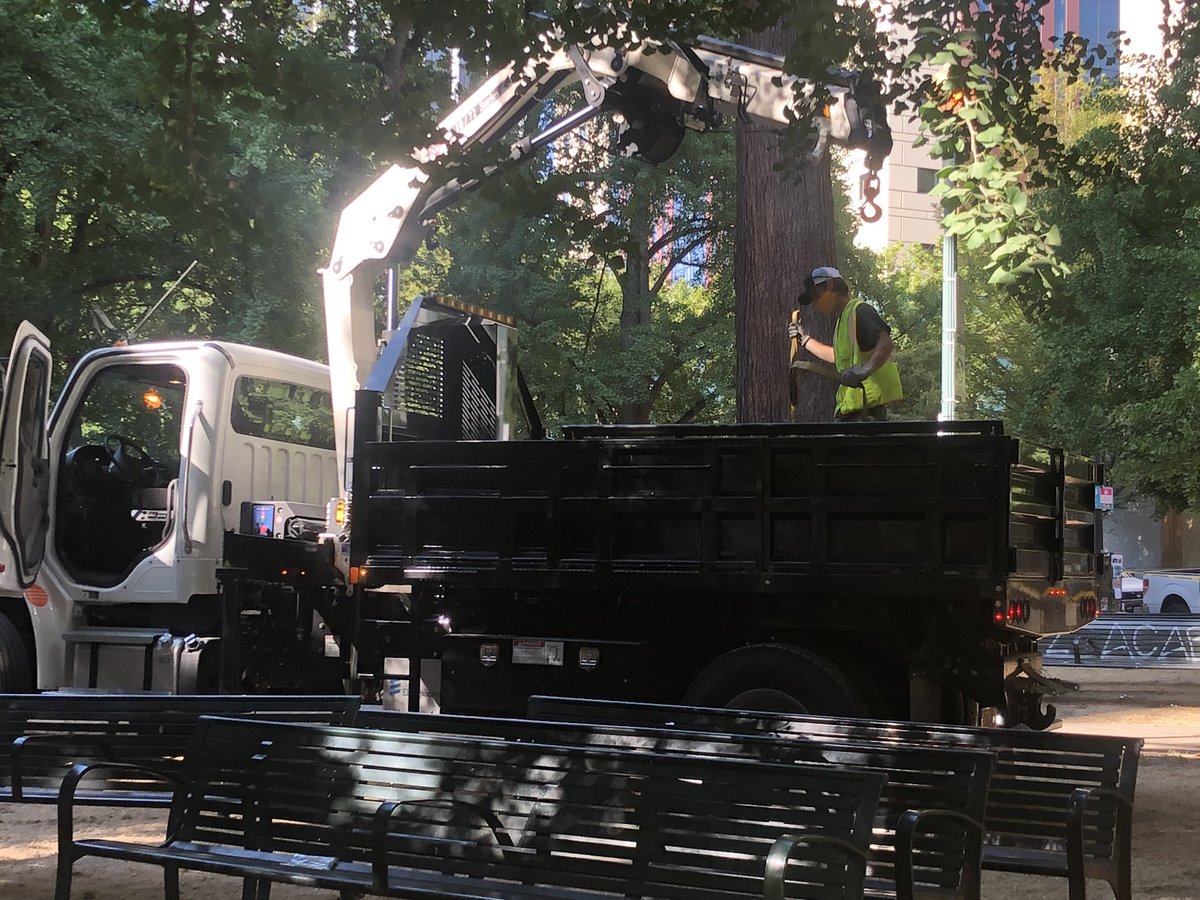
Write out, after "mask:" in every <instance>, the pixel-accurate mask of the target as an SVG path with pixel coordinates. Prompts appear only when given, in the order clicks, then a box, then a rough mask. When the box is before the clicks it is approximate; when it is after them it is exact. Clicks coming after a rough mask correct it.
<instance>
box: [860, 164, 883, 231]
mask: <svg viewBox="0 0 1200 900" xmlns="http://www.w3.org/2000/svg"><path fill="white" fill-rule="evenodd" d="M862 193H863V202H862V206H860V207H859V208H858V215H859V218H861V219H862V220H863V221H864V222H878V221H879V220H880V219H881V218H882V217H883V209H882V208H881V207H880V206H879V204H878V203H876V202H875V198H876V197H878V196H879V173H878V172H875V171H872V172H869V173H868V174H867V177H866V178H865V179H863V186H862Z"/></svg>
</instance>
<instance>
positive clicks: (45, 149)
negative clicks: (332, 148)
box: [0, 0, 328, 358]
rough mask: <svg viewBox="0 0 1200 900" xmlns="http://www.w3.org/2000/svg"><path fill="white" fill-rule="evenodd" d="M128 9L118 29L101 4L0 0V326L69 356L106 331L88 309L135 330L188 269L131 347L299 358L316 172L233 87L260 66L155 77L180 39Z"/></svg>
mask: <svg viewBox="0 0 1200 900" xmlns="http://www.w3.org/2000/svg"><path fill="white" fill-rule="evenodd" d="M130 9H131V10H134V12H136V16H137V17H138V18H137V21H135V22H134V23H133V25H134V27H128V28H126V27H115V26H114V24H113V23H112V22H109V21H107V20H106V18H105V16H104V15H103V11H104V8H103V7H102V6H100V5H96V6H92V5H89V6H88V7H87V13H86V14H85V13H84V12H83V11H82V10H81V9H80V8H76V7H75V6H73V5H66V6H59V5H58V4H52V3H45V2H41V0H0V14H3V16H4V18H5V21H6V26H7V27H6V29H5V31H4V33H3V35H2V36H0V77H2V78H3V79H4V82H5V83H6V84H7V85H9V89H8V90H6V91H5V92H4V95H3V97H2V98H0V107H2V114H0V160H3V167H2V168H0V219H2V220H3V222H4V223H5V228H4V229H3V230H2V231H0V296H4V297H5V298H6V299H5V302H4V304H3V307H2V311H0V317H2V321H0V328H3V330H6V331H7V330H9V329H11V328H12V327H13V326H14V325H15V323H16V321H19V319H20V318H22V317H27V318H30V319H32V320H33V321H35V322H36V323H37V324H39V325H40V326H41V327H43V328H44V329H45V330H46V331H47V332H48V333H49V334H50V335H51V337H52V339H53V340H54V341H55V344H56V347H57V348H58V349H59V351H60V354H61V355H62V356H65V357H67V358H70V357H72V356H75V355H77V354H78V353H80V352H81V351H83V350H84V349H87V348H88V347H90V346H93V345H94V344H95V343H96V342H97V341H98V340H100V339H105V338H107V339H110V340H111V339H112V338H113V337H114V335H100V334H97V333H96V331H95V330H94V329H93V328H92V327H91V321H90V307H91V305H92V304H96V305H98V306H99V307H100V308H102V309H103V310H105V311H106V313H107V314H108V316H109V317H110V318H111V319H112V320H113V321H114V322H115V323H116V324H117V325H118V327H119V328H120V329H121V330H128V329H131V328H133V327H134V326H135V325H136V324H138V323H140V322H141V320H142V319H143V318H144V317H145V315H146V314H147V313H148V312H149V311H150V309H151V307H152V306H153V305H154V303H155V302H156V301H157V300H158V298H159V297H160V296H161V294H162V291H163V289H164V288H165V287H166V285H167V284H169V283H170V282H172V281H174V280H175V278H176V277H177V276H178V275H179V274H180V273H181V272H183V271H184V269H186V268H187V266H188V264H189V263H190V262H191V261H192V260H197V261H198V265H197V267H196V268H195V269H194V270H193V272H192V274H191V275H190V276H189V277H188V278H187V279H186V280H185V281H184V282H183V284H182V285H181V286H180V288H179V290H178V291H177V292H176V293H175V294H174V295H173V296H172V297H171V298H170V300H168V301H167V302H166V303H164V304H163V305H162V306H161V307H160V308H159V309H158V310H157V311H156V312H155V313H154V315H153V316H152V317H151V318H150V319H149V320H148V321H147V322H146V323H145V325H144V327H142V329H141V330H140V331H139V332H138V333H137V335H136V337H137V338H139V339H146V338H151V337H156V336H172V337H180V336H185V335H189V334H190V335H196V336H198V337H210V336H222V337H226V338H233V339H239V340H243V341H248V342H253V343H260V344H263V345H267V346H275V347H280V348H283V349H290V350H294V351H299V352H312V351H313V350H315V349H316V348H317V346H318V345H319V343H318V342H319V339H320V333H321V332H320V325H319V323H320V317H319V315H318V314H317V306H316V300H317V294H316V284H315V278H314V277H313V272H314V270H315V269H316V267H317V265H318V260H319V257H318V255H317V252H316V251H317V248H318V247H319V246H320V241H321V240H322V239H324V238H325V237H326V235H327V233H328V228H327V224H326V221H325V219H324V215H323V209H322V205H321V202H322V199H323V196H322V191H321V183H322V179H323V177H324V176H325V174H326V167H325V165H324V163H323V162H322V160H321V159H319V158H315V157H312V156H307V157H306V156H304V155H303V154H302V153H301V152H299V147H300V146H301V145H302V141H300V140H298V139H297V135H296V132H295V131H294V130H293V129H292V128H291V127H290V126H289V125H288V124H287V123H286V122H284V121H282V120H281V119H280V118H276V117H272V116H270V115H268V114H267V113H266V112H264V111H263V106H264V104H262V103H260V104H258V105H257V107H256V106H255V105H254V104H252V103H250V102H248V101H249V99H250V98H251V97H252V91H251V90H250V88H246V89H244V90H242V91H241V92H240V93H239V92H238V91H236V90H233V89H232V88H230V87H229V84H237V83H238V79H239V78H242V79H248V78H249V73H250V70H252V69H255V68H257V63H255V64H254V65H251V64H249V63H247V64H246V65H242V66H239V65H238V63H237V62H236V61H235V60H233V59H221V60H220V64H218V61H217V58H216V57H215V56H210V57H208V60H209V66H210V68H211V70H212V71H214V72H219V73H220V77H219V79H216V80H215V81H214V82H213V83H206V82H204V81H203V80H201V79H198V78H197V79H193V81H191V82H190V83H185V84H183V85H182V86H181V85H179V84H178V82H177V80H175V79H173V78H172V77H171V75H170V74H169V73H168V72H167V71H166V67H168V66H174V65H177V64H183V65H187V63H186V62H183V63H181V60H182V59H183V58H184V57H181V56H180V54H179V53H178V52H177V51H178V49H179V47H178V41H174V40H173V39H172V36H171V35H168V34H164V33H159V32H156V31H154V30H153V29H151V28H150V26H149V20H150V19H152V18H154V17H155V16H158V15H162V14H165V13H166V12H167V7H166V6H165V5H162V6H161V7H159V8H156V10H155V11H153V12H151V11H149V10H147V9H146V8H145V7H144V5H139V6H138V7H136V9H135V8H134V7H132V6H131V7H130ZM142 20H146V21H145V22H142ZM140 25H144V27H138V26H140ZM201 27H203V28H208V29H210V30H213V29H217V26H216V25H214V24H213V22H212V18H211V15H207V16H199V15H198V16H197V28H198V29H200V28H201ZM217 30H219V29H217ZM182 39H183V40H184V41H185V42H186V41H187V40H190V38H188V37H186V36H184V37H183V38H182ZM194 40H195V46H197V47H198V46H199V44H200V37H199V36H197V37H195V39H194ZM209 49H210V50H211V49H213V48H209ZM196 58H197V59H198V58H199V52H198V51H197V54H196ZM239 73H240V74H239ZM226 82H228V83H229V84H227V83H226ZM243 101H246V102H243ZM180 104H182V111H181V112H180V113H179V116H181V118H177V117H175V116H176V112H175V111H176V110H177V109H179V107H180ZM176 126H179V127H181V128H183V134H184V135H186V136H189V137H190V138H191V139H193V140H192V143H190V144H188V143H187V142H186V141H180V140H179V136H180V134H179V132H178V131H177V130H176Z"/></svg>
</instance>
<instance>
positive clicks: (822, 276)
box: [788, 266, 904, 422]
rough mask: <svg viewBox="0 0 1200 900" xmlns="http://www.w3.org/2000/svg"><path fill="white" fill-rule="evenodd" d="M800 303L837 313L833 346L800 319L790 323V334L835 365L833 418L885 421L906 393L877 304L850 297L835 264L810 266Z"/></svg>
mask: <svg viewBox="0 0 1200 900" xmlns="http://www.w3.org/2000/svg"><path fill="white" fill-rule="evenodd" d="M798 303H799V305H800V306H809V305H811V306H812V307H813V309H815V310H817V312H823V313H832V314H833V315H835V316H837V325H836V326H835V327H834V330H833V346H832V347H831V346H829V345H828V344H823V343H821V342H820V341H818V340H817V339H816V338H814V337H813V336H812V335H810V334H809V333H808V332H807V331H805V330H804V326H803V325H802V324H800V322H799V321H795V322H793V323H792V324H791V325H789V326H788V336H789V337H792V338H796V339H797V340H798V341H799V346H800V347H802V348H804V349H806V350H808V352H809V353H811V354H812V355H813V356H815V357H817V358H818V359H821V360H824V361H825V362H828V363H833V365H834V366H835V367H836V368H837V371H838V375H839V379H838V380H839V384H838V390H837V404H836V406H835V408H834V414H833V418H834V421H836V422H850V421H864V420H867V421H883V420H885V419H887V406H888V404H889V403H895V402H896V401H897V400H900V399H902V398H903V397H904V392H903V391H902V390H901V388H900V370H899V369H898V368H896V364H895V363H894V362H892V350H893V347H894V345H893V343H892V329H891V327H890V326H889V325H888V323H887V322H885V321H884V320H883V317H882V316H881V315H879V312H878V311H877V310H876V309H875V308H874V307H873V306H871V305H870V304H868V303H864V302H863V301H862V300H859V299H856V298H851V296H850V288H849V286H848V285H847V284H846V281H845V279H844V278H842V273H841V272H839V271H838V270H837V269H835V268H834V267H833V266H818V267H817V268H815V269H813V270H812V274H811V275H809V276H808V278H806V279H805V280H804V290H803V292H801V294H800V297H799V299H798Z"/></svg>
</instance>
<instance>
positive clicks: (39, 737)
mask: <svg viewBox="0 0 1200 900" xmlns="http://www.w3.org/2000/svg"><path fill="white" fill-rule="evenodd" d="M80 737H82V736H80ZM51 743H54V744H68V743H69V744H70V745H71V746H72V747H86V748H92V749H94V751H95V753H94V755H95V756H97V757H105V756H108V755H110V753H111V748H110V747H109V746H108V745H107V744H105V743H104V742H103V741H99V740H79V739H76V738H74V737H73V736H72V735H70V734H66V733H64V734H23V735H21V736H20V737H18V738H16V739H14V740H13V742H12V745H11V746H10V748H9V778H10V779H11V780H12V796H13V800H14V802H17V803H20V802H21V800H23V799H24V797H23V791H24V786H23V785H22V784H21V779H22V776H23V771H24V763H23V762H22V761H21V759H22V757H23V756H24V755H25V754H24V753H23V752H22V751H24V750H25V748H26V747H28V746H29V745H31V744H51Z"/></svg>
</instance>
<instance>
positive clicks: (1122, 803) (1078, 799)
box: [1067, 786, 1133, 896]
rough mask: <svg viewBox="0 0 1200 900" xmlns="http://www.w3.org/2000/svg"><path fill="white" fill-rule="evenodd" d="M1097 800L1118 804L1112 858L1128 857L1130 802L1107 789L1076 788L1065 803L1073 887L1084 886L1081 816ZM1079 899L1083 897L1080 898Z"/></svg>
mask: <svg viewBox="0 0 1200 900" xmlns="http://www.w3.org/2000/svg"><path fill="white" fill-rule="evenodd" d="M1098 797H1103V798H1104V799H1106V800H1112V801H1114V802H1115V803H1116V804H1117V821H1116V823H1115V825H1114V829H1113V830H1114V834H1113V855H1114V856H1115V857H1127V856H1128V849H1129V841H1130V837H1131V835H1130V832H1131V830H1132V816H1133V801H1132V800H1130V799H1129V798H1128V797H1126V796H1125V795H1124V794H1122V793H1120V792H1119V791H1115V790H1113V789H1112V788H1107V787H1099V786H1097V787H1090V788H1075V790H1073V791H1072V792H1071V796H1070V798H1068V800H1067V878H1068V879H1069V880H1070V883H1071V884H1072V886H1073V885H1075V884H1078V885H1080V886H1082V885H1083V883H1084V875H1083V868H1084V866H1083V814H1084V813H1085V812H1086V811H1087V807H1088V803H1089V802H1090V801H1092V800H1095V799H1096V798H1098ZM1080 896H1082V895H1080Z"/></svg>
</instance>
